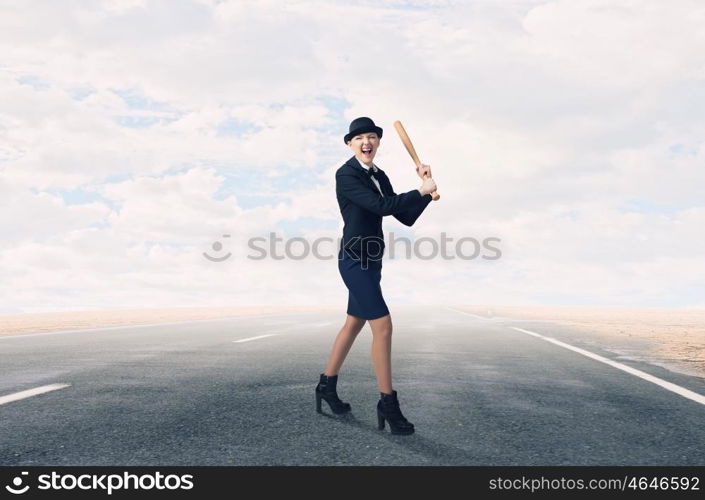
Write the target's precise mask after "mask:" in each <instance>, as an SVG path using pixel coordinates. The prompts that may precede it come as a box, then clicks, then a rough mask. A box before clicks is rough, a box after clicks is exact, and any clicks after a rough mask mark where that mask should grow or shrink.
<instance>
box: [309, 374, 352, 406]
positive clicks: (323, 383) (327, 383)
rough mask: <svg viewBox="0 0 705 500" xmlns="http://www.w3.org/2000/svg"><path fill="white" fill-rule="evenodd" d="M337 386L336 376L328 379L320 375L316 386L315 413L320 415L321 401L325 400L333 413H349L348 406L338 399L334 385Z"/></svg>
mask: <svg viewBox="0 0 705 500" xmlns="http://www.w3.org/2000/svg"><path fill="white" fill-rule="evenodd" d="M337 384H338V376H337V375H331V376H330V377H328V376H326V375H324V374H323V373H321V380H320V381H319V382H318V385H317V386H316V411H317V412H318V413H321V399H325V400H326V403H328V406H330V409H331V411H332V412H333V413H346V412H349V411H350V405H349V404H348V403H344V402H342V401H341V400H340V398H339V397H338V393H337V391H336V385H337Z"/></svg>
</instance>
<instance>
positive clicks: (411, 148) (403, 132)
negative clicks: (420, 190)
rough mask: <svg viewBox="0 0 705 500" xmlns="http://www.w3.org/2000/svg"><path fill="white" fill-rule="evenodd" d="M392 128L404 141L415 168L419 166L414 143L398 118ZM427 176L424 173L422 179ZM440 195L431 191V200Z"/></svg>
mask: <svg viewBox="0 0 705 500" xmlns="http://www.w3.org/2000/svg"><path fill="white" fill-rule="evenodd" d="M394 128H395V129H397V133H398V134H399V138H400V139H401V142H403V143H404V147H406V150H407V151H408V152H409V156H411V159H412V160H414V163H415V164H416V167H417V168H421V160H419V156H418V155H417V154H416V150H415V149H414V145H413V144H412V143H411V139H409V135H408V134H407V133H406V130H404V126H403V125H402V124H401V122H400V121H399V120H397V121H395V122H394ZM427 177H428V174H425V175H424V179H425V178H427ZM440 197H441V195H440V194H438V193H437V192H436V191H434V192H433V193H431V198H432V199H433V201H438V199H439V198H440Z"/></svg>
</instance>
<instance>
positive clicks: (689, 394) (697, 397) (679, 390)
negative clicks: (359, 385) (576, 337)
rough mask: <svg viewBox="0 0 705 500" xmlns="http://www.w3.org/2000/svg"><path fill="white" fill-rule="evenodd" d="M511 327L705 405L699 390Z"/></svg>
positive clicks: (537, 334) (704, 397)
mask: <svg viewBox="0 0 705 500" xmlns="http://www.w3.org/2000/svg"><path fill="white" fill-rule="evenodd" d="M447 309H450V310H451V311H455V312H459V313H462V314H467V315H468V316H473V317H476V318H479V319H484V320H487V319H488V318H483V317H482V316H477V315H475V314H471V313H468V312H465V311H461V310H459V309H453V308H452V307H448V308H447ZM517 321H520V320H517ZM509 328H512V329H514V330H516V331H518V332H522V333H526V334H527V335H532V336H534V337H536V338H539V339H541V340H545V341H546V342H551V343H552V344H556V345H557V346H560V347H563V348H565V349H570V350H571V351H574V352H577V353H578V354H582V355H583V356H587V357H588V358H591V359H594V360H595V361H599V362H601V363H605V364H607V365H610V366H612V367H614V368H617V369H619V370H622V371H625V372H627V373H629V374H630V375H634V376H635V377H639V378H640V379H643V380H646V381H647V382H651V383H652V384H656V385H658V386H660V387H663V388H664V389H666V390H669V391H671V392H674V393H676V394H678V395H679V396H683V397H684V398H688V399H690V400H692V401H695V402H696V403H700V404H701V405H705V396H703V395H702V394H698V393H697V392H693V391H691V390H689V389H686V388H685V387H681V386H680V385H677V384H674V383H672V382H668V381H666V380H663V379H662V378H659V377H654V376H653V375H650V374H648V373H646V372H643V371H641V370H637V369H636V368H632V367H631V366H627V365H624V364H622V363H618V362H617V361H612V360H611V359H608V358H605V357H604V356H600V355H599V354H594V353H592V352H590V351H586V350H585V349H581V348H579V347H574V346H572V345H570V344H566V343H565V342H561V341H560V340H556V339H554V338H551V337H546V336H544V335H541V334H540V333H536V332H532V331H530V330H525V329H524V328H518V327H516V326H510V327H509Z"/></svg>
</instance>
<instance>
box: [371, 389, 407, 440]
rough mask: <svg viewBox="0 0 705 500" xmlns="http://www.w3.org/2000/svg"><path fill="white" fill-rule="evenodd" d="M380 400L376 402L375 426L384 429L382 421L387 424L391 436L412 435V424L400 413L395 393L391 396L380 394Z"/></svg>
mask: <svg viewBox="0 0 705 500" xmlns="http://www.w3.org/2000/svg"><path fill="white" fill-rule="evenodd" d="M379 395H380V399H379V401H378V402H377V426H378V427H379V429H380V430H383V429H384V421H385V420H386V421H387V422H389V429H390V430H391V431H392V434H413V433H414V424H412V423H411V422H409V421H408V420H407V419H406V418H404V415H402V413H401V409H400V408H399V400H398V399H397V391H392V393H391V394H386V393H384V392H380V393H379Z"/></svg>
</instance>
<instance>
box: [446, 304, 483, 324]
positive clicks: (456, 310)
mask: <svg viewBox="0 0 705 500" xmlns="http://www.w3.org/2000/svg"><path fill="white" fill-rule="evenodd" d="M446 309H450V310H451V311H455V312H459V313H460V314H467V315H468V316H472V317H473V318H477V319H481V320H483V321H492V318H487V317H485V316H480V315H479V314H473V313H469V312H465V311H461V310H460V309H454V308H452V307H446Z"/></svg>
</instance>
